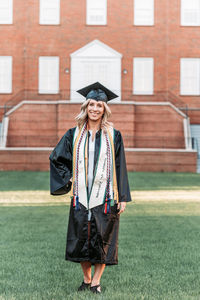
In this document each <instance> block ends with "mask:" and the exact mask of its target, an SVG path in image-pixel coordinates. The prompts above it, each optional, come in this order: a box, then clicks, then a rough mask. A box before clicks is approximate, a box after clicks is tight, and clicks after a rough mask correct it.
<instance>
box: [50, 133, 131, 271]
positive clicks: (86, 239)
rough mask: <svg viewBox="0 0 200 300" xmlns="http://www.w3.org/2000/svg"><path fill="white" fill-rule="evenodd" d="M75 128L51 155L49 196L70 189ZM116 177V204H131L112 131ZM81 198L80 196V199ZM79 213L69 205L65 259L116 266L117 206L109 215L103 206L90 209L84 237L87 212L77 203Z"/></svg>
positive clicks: (121, 154)
mask: <svg viewBox="0 0 200 300" xmlns="http://www.w3.org/2000/svg"><path fill="white" fill-rule="evenodd" d="M74 132H75V128H71V129H69V130H68V131H67V132H66V133H65V135H64V136H63V137H62V138H61V140H60V141H59V143H58V144H57V146H56V147H55V148H54V150H53V151H52V153H51V155H50V157H49V159H50V190H51V195H62V194H66V193H67V192H69V191H70V189H71V182H69V180H70V179H71V177H72V156H73V136H74ZM100 136H101V130H100V131H98V132H97V133H96V141H95V155H94V169H95V166H96V162H97V160H98V153H99V146H100ZM114 148H115V163H116V176H117V185H118V193H119V201H120V202H123V201H124V202H129V201H131V196H130V189H129V184H128V176H127V169H126V160H125V154H124V145H123V140H122V136H121V133H120V131H117V130H115V131H114ZM80 197H81V196H80ZM79 207H80V210H75V208H74V207H73V203H72V201H71V207H70V214H69V223H68V233H67V245H66V253H65V259H66V260H70V261H74V262H81V261H90V262H91V263H92V264H95V263H102V264H103V263H105V264H106V265H114V264H117V263H118V230H119V215H118V211H117V205H114V206H112V207H111V212H110V213H107V214H105V213H104V205H103V204H102V205H99V206H96V207H94V208H92V209H91V219H90V229H89V234H88V210H87V209H86V208H85V207H84V206H83V205H82V204H81V203H79Z"/></svg>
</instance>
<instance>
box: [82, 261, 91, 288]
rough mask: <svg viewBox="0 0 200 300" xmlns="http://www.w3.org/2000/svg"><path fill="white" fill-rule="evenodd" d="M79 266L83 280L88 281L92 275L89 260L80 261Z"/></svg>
mask: <svg viewBox="0 0 200 300" xmlns="http://www.w3.org/2000/svg"><path fill="white" fill-rule="evenodd" d="M81 267H82V270H83V275H84V282H85V283H90V282H91V279H92V276H91V273H92V268H91V263H90V262H89V261H83V262H81Z"/></svg>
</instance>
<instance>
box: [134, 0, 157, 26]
mask: <svg viewBox="0 0 200 300" xmlns="http://www.w3.org/2000/svg"><path fill="white" fill-rule="evenodd" d="M133 24H134V25H146V26H151V25H154V0H134V23H133Z"/></svg>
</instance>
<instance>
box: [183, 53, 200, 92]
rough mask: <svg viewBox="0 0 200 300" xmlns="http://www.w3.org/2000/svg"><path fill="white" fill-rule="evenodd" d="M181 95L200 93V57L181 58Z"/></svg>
mask: <svg viewBox="0 0 200 300" xmlns="http://www.w3.org/2000/svg"><path fill="white" fill-rule="evenodd" d="M180 67H181V76H180V77H181V78H180V79H181V82H180V94H181V95H200V58H181V65H180Z"/></svg>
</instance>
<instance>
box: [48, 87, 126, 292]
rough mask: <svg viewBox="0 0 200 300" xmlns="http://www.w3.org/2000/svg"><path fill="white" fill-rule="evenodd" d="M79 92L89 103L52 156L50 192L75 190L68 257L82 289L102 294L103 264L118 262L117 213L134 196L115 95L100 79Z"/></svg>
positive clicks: (83, 105)
mask: <svg viewBox="0 0 200 300" xmlns="http://www.w3.org/2000/svg"><path fill="white" fill-rule="evenodd" d="M78 92H79V93H80V94H81V95H83V96H85V97H86V101H85V102H84V103H83V104H82V106H81V112H80V114H79V115H78V116H77V117H76V121H77V127H75V128H72V129H69V130H68V131H67V132H66V133H65V135H64V136H63V137H62V139H61V140H60V142H59V143H58V145H57V146H56V147H55V149H54V150H53V152H52V153H51V155H50V185H51V194H52V195H61V194H65V193H67V192H69V191H70V190H71V207H70V215H69V224H68V234H67V246H66V255H65V258H66V260H70V261H73V262H78V263H80V264H81V267H82V271H83V282H82V284H81V285H80V287H79V288H78V290H79V291H83V290H86V289H90V290H91V291H92V292H93V293H101V286H100V279H101V276H102V274H103V271H104V268H105V266H106V265H115V264H117V263H118V229H119V216H120V214H121V213H122V212H123V211H124V210H125V207H126V202H128V201H131V196H130V190H129V184H128V178H127V170H126V161H125V154H124V146H123V140H122V137H121V134H120V132H119V131H117V130H115V129H114V128H113V127H112V124H111V123H109V122H108V118H109V116H110V115H111V111H110V108H109V107H108V105H107V102H108V101H109V100H112V99H114V98H116V97H117V95H115V94H114V93H113V92H111V91H110V90H108V89H107V88H106V87H104V86H103V85H101V84H100V83H99V82H96V83H94V84H92V85H89V86H87V87H85V88H83V89H81V90H79V91H78ZM92 265H94V266H95V267H94V275H93V277H92V273H91V271H92V270H91V266H92Z"/></svg>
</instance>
